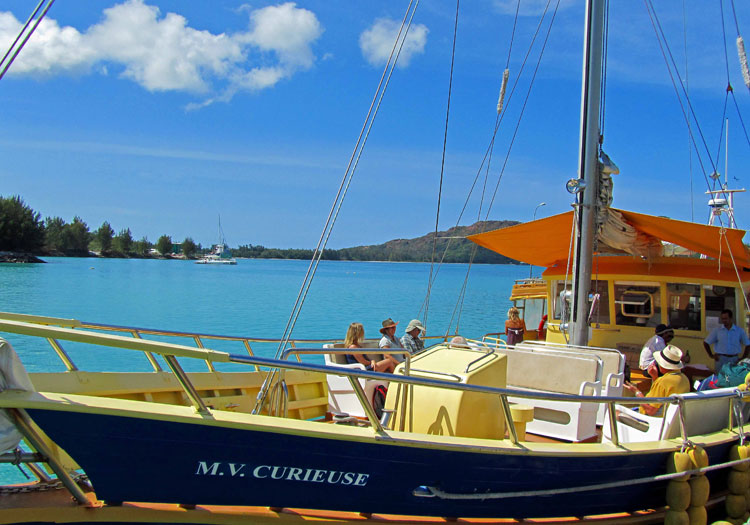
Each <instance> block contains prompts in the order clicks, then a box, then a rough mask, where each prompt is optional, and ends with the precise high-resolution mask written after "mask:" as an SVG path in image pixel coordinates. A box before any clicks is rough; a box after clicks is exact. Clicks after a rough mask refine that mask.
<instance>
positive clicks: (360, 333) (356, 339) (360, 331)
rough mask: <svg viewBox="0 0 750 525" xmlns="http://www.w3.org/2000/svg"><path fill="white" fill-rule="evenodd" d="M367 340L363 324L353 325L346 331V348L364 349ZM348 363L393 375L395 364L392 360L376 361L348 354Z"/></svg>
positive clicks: (359, 355) (363, 356)
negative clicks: (363, 344) (364, 342)
mask: <svg viewBox="0 0 750 525" xmlns="http://www.w3.org/2000/svg"><path fill="white" fill-rule="evenodd" d="M364 340H365V327H364V326H362V323H352V324H350V325H349V329H348V330H347V331H346V338H345V339H344V346H345V347H346V348H362V342H363V341H364ZM345 357H346V362H347V363H349V364H354V363H359V364H361V365H364V366H365V370H374V371H375V372H391V373H393V368H394V366H393V363H392V362H391V361H390V359H382V360H380V361H375V360H371V359H367V356H365V354H346V356H345Z"/></svg>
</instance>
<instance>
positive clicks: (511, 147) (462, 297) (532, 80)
mask: <svg viewBox="0 0 750 525" xmlns="http://www.w3.org/2000/svg"><path fill="white" fill-rule="evenodd" d="M550 4H551V0H548V2H547V5H546V7H545V9H544V12H543V13H542V16H541V18H540V20H539V24H538V25H537V31H536V33H535V35H534V39H533V41H535V40H536V37H537V35H538V33H539V30H540V28H541V26H542V22H543V21H544V18H545V17H546V14H547V11H548V9H549V6H550ZM559 6H560V1H559V0H558V2H557V3H556V5H555V10H554V12H553V14H552V18H551V20H550V23H549V26H548V28H547V33H546V35H545V39H544V42H543V44H542V49H541V50H540V52H539V58H538V59H537V63H536V67H535V69H534V73H533V75H532V77H531V81H530V82H529V88H528V90H527V92H526V98H525V99H524V103H523V105H522V107H521V114H520V115H519V117H518V120H517V121H516V127H515V129H514V132H513V136H512V138H511V142H510V144H509V146H508V151H507V153H506V156H505V160H504V163H503V166H502V168H501V171H500V175H499V176H498V180H497V184H496V185H495V190H494V193H493V195H492V200H491V201H490V204H489V206H488V208H487V213H486V215H485V221H486V220H488V219H489V214H490V212H491V210H492V206H493V204H494V201H495V197H496V195H497V191H498V188H499V186H500V181H501V180H502V176H503V173H504V172H505V168H506V166H507V164H508V159H509V157H510V153H511V150H512V149H513V144H514V143H515V139H516V136H517V134H518V129H519V127H520V125H521V119H522V118H523V115H524V112H525V110H526V105H527V103H528V101H529V96H530V95H531V88H532V87H533V85H534V80H535V79H536V75H537V72H538V71H539V66H540V64H541V61H542V57H543V56H544V51H545V49H546V46H547V42H548V40H549V35H550V32H551V31H552V25H553V24H554V21H555V16H556V15H557V10H558V8H559ZM533 41H532V44H531V46H530V47H529V53H530V51H531V48H532V47H533ZM526 58H528V53H527V56H526ZM525 61H526V59H524V64H525ZM514 88H515V85H514ZM492 147H494V136H493V140H492V141H491V143H490V149H492ZM480 214H481V211H480ZM476 252H477V250H476V248H475V249H474V250H473V251H472V255H471V257H470V259H469V267H468V268H467V271H466V277H465V278H464V283H463V286H462V290H461V293H460V294H459V298H458V300H457V307H458V306H459V304H460V309H459V312H458V319H459V322H460V318H461V311H462V310H463V303H464V298H465V295H466V288H467V284H468V279H469V272H470V271H471V267H472V263H473V261H474V257H475V256H476ZM454 312H455V309H454ZM451 322H452V318H451ZM456 329H457V330H458V322H457V326H456Z"/></svg>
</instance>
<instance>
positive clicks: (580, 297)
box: [571, 0, 605, 346]
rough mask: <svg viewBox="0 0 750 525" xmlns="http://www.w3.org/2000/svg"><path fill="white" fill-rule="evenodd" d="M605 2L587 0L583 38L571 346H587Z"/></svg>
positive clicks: (596, 192)
mask: <svg viewBox="0 0 750 525" xmlns="http://www.w3.org/2000/svg"><path fill="white" fill-rule="evenodd" d="M604 4H605V0H588V2H587V4H586V37H585V38H584V46H585V47H584V64H583V83H582V84H583V86H582V93H581V144H580V158H579V167H580V173H581V176H582V178H583V182H584V187H583V190H582V191H581V192H580V193H579V194H578V200H577V201H578V202H577V204H578V206H579V211H580V213H579V214H578V216H579V222H578V235H577V237H576V252H575V253H576V257H575V260H574V263H573V264H574V265H573V291H574V297H573V312H572V314H573V315H572V321H573V329H572V331H571V344H573V345H579V346H585V345H586V343H588V320H587V313H588V296H589V289H590V288H591V270H592V266H593V259H594V254H593V251H594V250H593V247H594V234H595V231H594V230H595V225H594V219H595V217H596V211H597V210H596V202H597V197H598V195H599V166H598V159H597V156H598V153H597V150H598V145H599V112H600V105H601V76H602V46H603V39H604V31H603V27H604V16H605V9H604Z"/></svg>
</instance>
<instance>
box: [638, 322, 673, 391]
mask: <svg viewBox="0 0 750 525" xmlns="http://www.w3.org/2000/svg"><path fill="white" fill-rule="evenodd" d="M654 332H655V333H654V335H653V336H652V337H651V338H650V339H649V340H648V341H646V344H644V345H643V349H642V350H641V358H640V361H639V362H638V366H640V368H641V370H643V371H644V372H646V373H647V374H648V375H649V376H651V379H656V378H657V375H656V366H652V365H653V363H654V352H658V351H660V350H663V349H664V347H666V346H667V345H668V344H669V342H670V341H671V340H672V339H674V330H673V329H672V327H671V326H667V325H665V324H660V325H656V329H655V330H654Z"/></svg>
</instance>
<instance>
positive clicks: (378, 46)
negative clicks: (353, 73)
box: [359, 18, 429, 67]
mask: <svg viewBox="0 0 750 525" xmlns="http://www.w3.org/2000/svg"><path fill="white" fill-rule="evenodd" d="M400 27H401V22H399V21H397V20H393V19H390V18H379V19H377V20H376V21H375V23H374V24H373V25H372V26H371V27H370V28H369V29H366V30H365V31H364V32H362V34H361V35H360V36H359V48H360V49H361V50H362V55H363V56H364V57H365V60H367V62H369V63H370V64H371V65H373V66H380V65H383V64H385V63H386V62H387V61H388V57H389V56H390V55H391V50H392V49H393V43H394V42H395V41H396V37H397V36H398V30H399V28H400ZM427 33H429V29H427V26H425V25H423V24H412V26H411V28H410V29H409V33H408V34H407V35H406V41H405V42H404V46H403V48H402V49H401V54H400V55H399V57H398V65H399V67H406V66H408V65H409V62H411V59H412V58H413V57H414V55H417V54H419V53H424V47H425V44H427Z"/></svg>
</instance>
